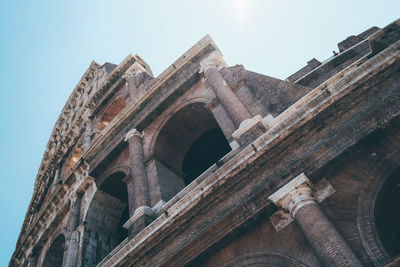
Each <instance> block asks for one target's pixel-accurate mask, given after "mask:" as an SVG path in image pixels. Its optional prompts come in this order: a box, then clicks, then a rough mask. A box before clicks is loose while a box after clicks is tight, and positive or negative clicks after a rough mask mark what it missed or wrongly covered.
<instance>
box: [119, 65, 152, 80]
mask: <svg viewBox="0 0 400 267" xmlns="http://www.w3.org/2000/svg"><path fill="white" fill-rule="evenodd" d="M141 72H147V70H146V69H145V68H143V66H142V65H140V64H139V63H138V62H137V61H135V63H133V64H132V66H130V67H129V68H128V69H127V70H126V71H125V73H124V74H123V75H122V76H121V77H122V78H123V79H125V80H127V79H128V78H130V77H131V76H135V75H137V74H139V73H141Z"/></svg>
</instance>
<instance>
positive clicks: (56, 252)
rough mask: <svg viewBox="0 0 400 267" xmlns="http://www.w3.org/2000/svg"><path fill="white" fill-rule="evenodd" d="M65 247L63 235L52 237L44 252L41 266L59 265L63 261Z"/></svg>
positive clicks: (57, 266) (52, 266) (54, 266)
mask: <svg viewBox="0 0 400 267" xmlns="http://www.w3.org/2000/svg"><path fill="white" fill-rule="evenodd" d="M64 247H65V237H64V235H59V236H58V237H57V238H56V239H54V241H53V243H52V244H51V246H50V248H49V250H48V251H47V253H46V257H45V258H44V261H43V267H59V266H60V267H61V266H62V263H63V256H64Z"/></svg>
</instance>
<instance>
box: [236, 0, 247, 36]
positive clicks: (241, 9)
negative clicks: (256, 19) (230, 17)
mask: <svg viewBox="0 0 400 267" xmlns="http://www.w3.org/2000/svg"><path fill="white" fill-rule="evenodd" d="M235 6H236V11H237V15H238V23H239V27H240V28H241V29H242V28H243V25H244V15H245V11H246V8H247V0H235Z"/></svg>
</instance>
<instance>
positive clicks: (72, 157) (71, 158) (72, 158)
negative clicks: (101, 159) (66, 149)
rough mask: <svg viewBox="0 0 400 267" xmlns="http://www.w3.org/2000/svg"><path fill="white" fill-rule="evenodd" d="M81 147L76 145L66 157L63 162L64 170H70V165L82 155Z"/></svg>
mask: <svg viewBox="0 0 400 267" xmlns="http://www.w3.org/2000/svg"><path fill="white" fill-rule="evenodd" d="M82 152H83V151H82V149H81V148H80V147H76V148H75V149H74V150H73V151H72V152H71V154H70V156H69V157H68V160H67V161H66V164H65V171H64V173H65V172H67V171H68V170H70V169H71V168H72V167H74V166H75V164H76V163H77V162H78V160H79V159H80V158H81V156H82Z"/></svg>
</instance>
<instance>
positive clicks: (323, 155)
mask: <svg viewBox="0 0 400 267" xmlns="http://www.w3.org/2000/svg"><path fill="white" fill-rule="evenodd" d="M338 48H339V52H338V53H335V54H334V55H333V56H332V57H331V58H329V59H328V60H326V61H324V62H320V61H318V60H316V59H311V60H310V61H309V62H308V63H307V65H306V66H305V67H303V68H302V69H300V70H299V71H297V72H296V73H294V74H292V75H291V76H289V77H288V78H287V79H286V80H280V79H276V78H273V77H269V76H265V75H262V74H258V73H255V72H252V71H249V70H247V69H246V68H245V67H244V66H242V65H236V66H228V65H227V64H226V62H225V61H224V59H223V56H222V53H221V51H220V50H219V49H218V47H217V46H216V44H215V43H214V42H213V40H212V39H211V38H210V37H209V36H205V37H204V38H203V39H201V40H200V41H199V42H198V43H196V44H195V45H194V46H193V47H192V48H190V49H189V50H188V51H187V52H186V53H184V54H183V55H182V56H181V57H180V58H178V59H177V60H176V61H175V62H174V63H173V64H172V65H171V66H170V67H168V68H167V69H166V70H165V71H164V72H162V73H161V74H160V75H159V76H158V77H154V76H153V74H152V71H151V68H150V66H149V65H148V64H147V63H146V62H145V61H144V60H143V59H142V58H141V57H139V56H138V55H128V56H127V57H126V58H125V59H124V60H123V61H122V62H121V63H120V64H119V65H114V64H111V63H105V64H103V65H100V64H98V63H96V62H94V61H93V62H92V63H91V64H90V66H89V68H88V69H87V71H86V72H85V73H84V74H83V76H82V78H81V80H80V81H79V83H78V84H77V86H76V88H75V89H74V90H73V92H72V94H71V96H70V97H69V99H68V101H67V103H66V104H65V106H64V108H63V110H62V112H61V114H60V116H59V118H58V120H57V122H56V124H55V126H54V129H53V131H52V133H51V136H50V140H49V142H48V144H47V147H46V150H45V153H44V155H43V159H42V162H41V165H40V168H39V172H38V174H37V177H36V181H35V187H34V193H33V196H32V200H31V202H30V205H29V208H28V211H27V213H26V217H25V220H24V223H23V226H22V229H21V233H20V235H19V238H18V241H17V244H16V249H15V252H14V254H13V256H12V258H11V260H10V264H9V266H29V267H36V266H44V267H58V266H62V267H72V266H104V267H105V266H400V227H399V225H400V210H399V204H400V20H397V21H395V22H393V23H391V24H389V25H388V26H386V27H384V28H382V29H380V28H377V27H372V28H370V29H368V30H366V31H364V32H362V33H360V34H358V35H352V36H349V37H348V38H346V39H345V40H343V41H341V42H340V43H339V44H338ZM265 60H267V59H265Z"/></svg>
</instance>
